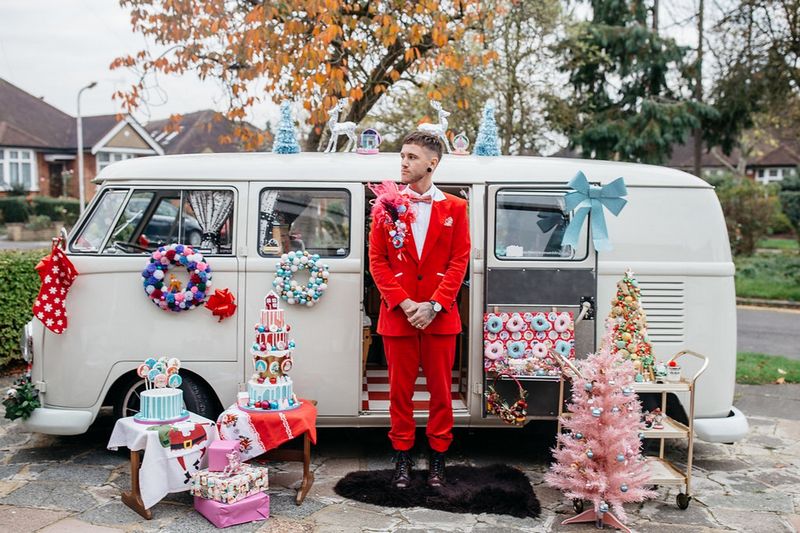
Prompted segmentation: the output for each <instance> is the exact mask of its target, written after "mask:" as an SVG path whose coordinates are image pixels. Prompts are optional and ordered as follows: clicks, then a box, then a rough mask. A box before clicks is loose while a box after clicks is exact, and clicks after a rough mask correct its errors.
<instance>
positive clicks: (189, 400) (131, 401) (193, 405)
mask: <svg viewBox="0 0 800 533" xmlns="http://www.w3.org/2000/svg"><path fill="white" fill-rule="evenodd" d="M181 377H182V378H183V383H182V384H181V386H180V389H181V390H182V391H183V403H184V405H185V406H186V410H187V411H189V412H190V413H195V414H198V415H200V416H202V417H205V418H208V419H210V420H216V419H217V415H218V414H219V412H218V411H219V410H218V409H217V402H216V401H215V399H214V396H213V393H211V392H210V391H209V390H208V388H207V387H206V386H205V385H204V384H203V383H202V382H201V381H200V380H199V379H198V378H195V377H192V376H189V375H185V376H181ZM144 390H145V386H144V380H143V379H141V378H139V377H138V376H134V377H133V378H132V379H131V380H129V381H128V382H126V383H125V384H124V385H123V386H122V387H120V388H119V394H117V397H116V398H115V399H114V418H116V419H119V418H123V417H126V416H133V415H135V414H136V413H138V412H139V394H141V392H142V391H144Z"/></svg>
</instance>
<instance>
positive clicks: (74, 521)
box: [0, 379, 800, 533]
mask: <svg viewBox="0 0 800 533" xmlns="http://www.w3.org/2000/svg"><path fill="white" fill-rule="evenodd" d="M9 381H10V380H8V379H4V380H0V385H3V386H7V384H8V382H9ZM0 390H2V389H0ZM737 405H739V406H740V407H741V408H743V409H744V410H745V412H746V413H747V414H748V416H749V418H750V423H751V428H752V431H751V432H750V434H749V435H748V436H747V438H746V439H745V440H744V441H742V442H740V443H737V444H735V445H723V444H708V443H702V442H701V443H698V444H697V445H696V446H695V464H694V470H693V472H694V477H693V482H694V493H695V500H693V501H692V503H691V505H690V506H689V509H688V510H686V511H680V510H678V509H677V507H676V506H675V503H674V501H675V495H676V490H675V489H667V488H663V487H662V488H660V489H659V497H658V498H656V499H654V500H651V501H648V502H646V503H644V504H641V505H628V506H627V509H628V511H629V515H630V518H631V520H630V525H631V526H632V527H633V529H634V530H635V531H639V532H658V533H664V532H667V531H668V532H687V533H688V532H692V533H696V532H704V531H732V530H734V531H747V532H755V531H757V532H759V533H768V532H783V531H786V532H788V531H794V530H795V529H793V528H798V527H800V516H798V513H800V421H798V419H800V385H784V386H777V385H766V386H742V387H738V388H737ZM774 405H782V406H784V407H785V409H782V410H781V411H779V412H776V411H775V410H774V408H773V407H774ZM775 415H778V417H776V416H775ZM112 425H113V420H112V419H111V417H110V416H103V417H101V418H100V419H98V422H97V423H96V424H95V425H93V426H92V428H91V429H90V431H89V433H87V434H86V435H82V436H78V437H53V436H46V435H39V434H34V435H29V434H26V433H23V432H21V431H20V428H19V424H17V423H12V422H9V421H8V420H5V419H2V422H0V530H2V531H47V532H56V531H58V532H61V531H81V532H89V533H91V532H93V531H97V532H100V531H123V530H124V531H175V532H180V531H186V532H189V531H191V532H196V531H215V529H214V528H213V526H211V524H209V523H208V522H206V520H205V519H204V518H202V517H201V516H200V515H199V514H197V513H195V512H194V510H193V509H192V505H191V499H190V497H189V496H188V494H187V493H182V494H175V495H171V496H169V497H168V498H167V499H166V500H164V501H162V502H161V503H159V504H157V505H156V506H155V507H154V508H153V511H154V519H153V520H152V521H146V520H144V519H142V518H141V517H139V515H137V514H135V513H134V512H133V511H131V510H129V509H128V508H127V507H125V506H124V505H123V504H122V503H120V499H119V493H120V490H122V489H127V488H128V486H129V474H128V462H127V454H126V453H125V452H124V451H120V452H109V451H107V450H106V449H105V443H106V441H107V439H108V436H109V434H110V430H111V427H112ZM553 433H554V426H553V425H552V424H549V423H547V424H539V425H537V426H533V427H531V426H529V427H528V428H526V429H524V430H516V429H492V430H478V431H465V430H464V431H458V432H457V435H456V442H455V444H454V447H453V449H452V453H451V454H450V456H451V460H452V462H458V463H469V464H476V465H489V464H493V463H496V462H504V463H508V464H511V465H514V466H516V467H518V468H520V469H522V470H523V471H524V472H525V473H526V474H527V475H528V476H529V478H530V479H531V482H532V483H533V484H534V487H535V490H536V494H537V496H538V497H539V499H540V501H541V503H542V508H543V511H542V515H541V517H540V518H538V519H536V520H520V519H516V518H510V517H504V516H498V515H488V514H482V515H469V514H467V515H464V514H452V513H445V512H439V511H430V510H427V509H420V508H413V509H394V508H381V507H376V506H372V505H366V504H361V503H357V502H352V501H347V500H343V499H342V498H340V497H339V496H337V495H336V494H335V493H334V492H333V490H332V487H333V485H334V484H335V483H336V481H337V480H338V479H340V478H341V476H343V475H344V474H345V473H347V472H350V471H352V470H359V469H381V468H388V467H389V466H390V463H389V450H388V446H387V441H386V436H385V430H383V429H364V430H357V431H356V432H354V431H353V430H321V431H320V435H319V441H320V444H319V446H317V447H316V449H315V450H314V469H315V472H316V476H317V480H316V482H315V484H314V487H313V488H312V491H311V493H310V495H309V497H308V498H307V499H306V501H305V503H304V504H303V505H302V506H300V507H297V506H295V505H294V503H293V502H292V495H293V491H292V488H293V487H295V486H296V484H297V483H298V480H299V478H300V471H299V465H295V464H289V463H277V464H273V465H272V466H271V467H270V468H271V469H270V485H271V487H272V488H271V490H270V498H271V507H272V509H271V511H272V515H273V517H272V518H270V519H269V520H268V521H266V522H263V523H255V524H251V525H242V526H237V527H234V528H230V529H226V531H231V532H237V533H238V532H245V531H261V532H281V533H292V532H299V531H302V532H311V531H319V532H334V531H335V532H344V533H347V532H361V531H373V532H374V531H398V532H399V531H403V532H413V531H417V532H422V531H434V532H436V531H471V532H483V533H489V532H492V533H495V532H516V531H542V532H544V531H589V530H591V526H590V525H587V524H584V525H574V526H561V525H560V522H561V521H562V520H563V519H565V518H567V517H569V516H572V515H573V511H572V507H571V504H570V503H569V502H568V501H567V500H566V499H565V498H563V497H562V495H561V494H560V493H559V492H558V491H555V490H553V489H550V488H549V487H547V486H546V485H544V484H543V482H542V475H543V473H544V472H545V471H546V469H547V464H548V460H549V459H548V457H549V454H548V451H547V450H548V448H549V446H550V445H551V444H552V435H553ZM354 436H355V437H356V438H353V437H354ZM668 454H669V456H670V457H671V458H672V459H674V460H675V461H676V462H678V463H681V464H682V463H683V460H684V456H685V447H683V446H682V445H675V446H673V447H670V448H669V450H668ZM417 459H418V463H419V464H423V465H424V459H423V457H421V456H420V457H418V458H417Z"/></svg>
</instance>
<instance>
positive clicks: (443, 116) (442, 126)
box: [417, 100, 451, 154]
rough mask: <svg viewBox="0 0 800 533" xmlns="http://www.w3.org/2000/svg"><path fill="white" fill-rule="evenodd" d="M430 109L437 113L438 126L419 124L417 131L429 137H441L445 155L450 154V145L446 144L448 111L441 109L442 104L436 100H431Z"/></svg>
mask: <svg viewBox="0 0 800 533" xmlns="http://www.w3.org/2000/svg"><path fill="white" fill-rule="evenodd" d="M431 107H433V108H434V109H435V110H436V111H438V112H439V123H438V124H429V123H425V124H420V125H419V126H418V127H417V129H418V130H419V131H422V132H425V133H430V134H431V135H435V136H436V137H441V139H442V141H444V146H445V148H447V153H448V154H449V153H450V152H451V150H450V143H449V142H447V117H449V116H450V112H449V111H445V110H444V109H442V104H440V103H439V102H438V101H436V100H431Z"/></svg>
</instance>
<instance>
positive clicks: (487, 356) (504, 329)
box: [483, 312, 575, 376]
mask: <svg viewBox="0 0 800 533" xmlns="http://www.w3.org/2000/svg"><path fill="white" fill-rule="evenodd" d="M550 350H553V351H556V352H558V353H559V354H560V355H562V356H564V357H567V358H569V359H574V358H575V325H574V320H573V314H572V313H569V312H561V313H559V312H550V313H542V312H540V313H486V314H485V315H483V364H484V368H485V369H486V371H487V372H504V371H510V372H512V373H513V374H516V375H520V376H558V375H559V374H560V373H561V369H560V367H559V366H558V364H557V363H556V361H555V360H554V359H553V357H552V355H551V354H550Z"/></svg>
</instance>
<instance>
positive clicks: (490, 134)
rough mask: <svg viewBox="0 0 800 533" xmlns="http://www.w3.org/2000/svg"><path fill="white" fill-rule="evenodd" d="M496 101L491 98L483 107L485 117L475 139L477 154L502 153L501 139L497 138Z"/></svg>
mask: <svg viewBox="0 0 800 533" xmlns="http://www.w3.org/2000/svg"><path fill="white" fill-rule="evenodd" d="M494 113H495V107H494V102H493V101H491V100H489V101H488V102H486V105H485V106H484V107H483V119H482V120H481V125H480V127H479V128H478V137H477V138H476V139H475V155H488V156H495V155H500V140H499V139H498V138H497V122H495V119H494Z"/></svg>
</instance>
